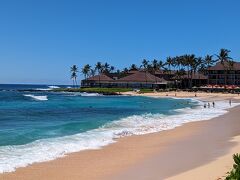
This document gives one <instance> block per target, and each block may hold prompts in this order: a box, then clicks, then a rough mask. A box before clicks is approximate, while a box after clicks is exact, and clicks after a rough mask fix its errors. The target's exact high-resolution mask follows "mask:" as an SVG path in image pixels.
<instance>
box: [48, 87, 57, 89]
mask: <svg viewBox="0 0 240 180" xmlns="http://www.w3.org/2000/svg"><path fill="white" fill-rule="evenodd" d="M48 87H49V88H50V89H58V88H60V87H59V86H48Z"/></svg>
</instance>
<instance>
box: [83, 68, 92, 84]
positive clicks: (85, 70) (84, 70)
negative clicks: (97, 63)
mask: <svg viewBox="0 0 240 180" xmlns="http://www.w3.org/2000/svg"><path fill="white" fill-rule="evenodd" d="M90 71H91V66H90V65H89V64H86V65H85V66H84V67H83V68H82V73H83V74H84V77H85V80H86V79H87V76H89V73H90Z"/></svg>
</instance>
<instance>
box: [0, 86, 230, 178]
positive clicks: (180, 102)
mask: <svg viewBox="0 0 240 180" xmlns="http://www.w3.org/2000/svg"><path fill="white" fill-rule="evenodd" d="M59 87H67V86H50V85H0V173H3V172H11V171H14V170H15V169H16V168H18V167H24V166H27V165H29V164H32V163H35V162H43V161H48V160H53V159H56V158H58V157H63V156H65V155H66V154H68V153H72V152H77V151H81V150H86V149H98V148H101V147H103V146H106V145H108V144H110V143H114V142H116V139H117V138H121V137H124V136H131V135H142V134H147V133H153V132H159V131H163V130H169V129H173V128H175V127H177V126H180V125H182V124H184V123H187V122H192V121H199V120H209V119H210V118H213V117H217V116H219V115H222V114H224V113H226V112H227V111H226V108H228V103H226V102H218V103H216V107H215V108H209V109H208V108H206V109H204V108H203V102H201V101H198V100H194V99H177V98H154V97H138V96H103V95H101V94H96V93H93V94H88V93H59V92H48V91H47V90H49V89H52V88H59ZM34 90H37V91H34Z"/></svg>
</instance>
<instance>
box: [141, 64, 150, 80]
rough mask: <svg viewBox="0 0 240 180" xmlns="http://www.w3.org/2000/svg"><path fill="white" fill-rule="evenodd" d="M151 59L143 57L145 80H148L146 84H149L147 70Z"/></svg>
mask: <svg viewBox="0 0 240 180" xmlns="http://www.w3.org/2000/svg"><path fill="white" fill-rule="evenodd" d="M148 63H149V61H148V60H146V59H143V61H142V67H143V68H144V72H145V81H146V84H147V70H148V68H149V64H148Z"/></svg>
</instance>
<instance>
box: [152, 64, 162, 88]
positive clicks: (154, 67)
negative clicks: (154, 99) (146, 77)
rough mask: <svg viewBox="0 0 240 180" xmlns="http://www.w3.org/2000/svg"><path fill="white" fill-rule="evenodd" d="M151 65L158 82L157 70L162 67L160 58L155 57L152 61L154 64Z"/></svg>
mask: <svg viewBox="0 0 240 180" xmlns="http://www.w3.org/2000/svg"><path fill="white" fill-rule="evenodd" d="M151 66H152V71H153V73H154V76H155V82H156V83H157V77H156V71H158V70H159V69H160V66H159V63H158V60H156V59H154V60H153V61H152V65H151Z"/></svg>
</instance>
